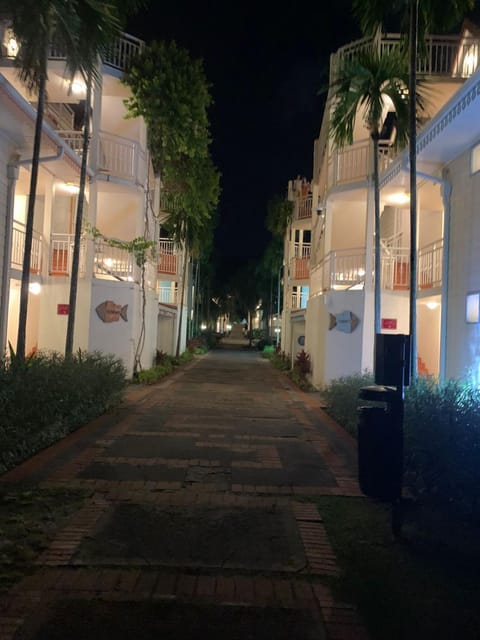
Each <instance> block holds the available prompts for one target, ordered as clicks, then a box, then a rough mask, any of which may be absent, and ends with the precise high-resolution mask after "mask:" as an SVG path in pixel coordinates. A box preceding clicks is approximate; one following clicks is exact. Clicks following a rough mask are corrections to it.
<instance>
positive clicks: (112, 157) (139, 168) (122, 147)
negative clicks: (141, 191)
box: [98, 131, 146, 184]
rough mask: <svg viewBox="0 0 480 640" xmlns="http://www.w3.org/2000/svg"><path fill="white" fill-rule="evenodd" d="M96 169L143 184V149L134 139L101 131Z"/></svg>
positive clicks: (144, 170) (144, 167)
mask: <svg viewBox="0 0 480 640" xmlns="http://www.w3.org/2000/svg"><path fill="white" fill-rule="evenodd" d="M98 171H99V172H100V173H107V174H109V175H112V176H115V177H117V178H123V179H125V180H129V181H133V182H135V181H137V182H140V183H142V184H143V182H144V179H145V174H146V155H145V151H144V150H143V149H142V147H141V146H140V145H139V144H138V142H136V141H135V140H131V139H130V138H124V137H123V136H117V135H113V134H111V133H107V132H105V131H101V132H100V149H99V158H98Z"/></svg>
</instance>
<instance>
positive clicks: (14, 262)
mask: <svg viewBox="0 0 480 640" xmlns="http://www.w3.org/2000/svg"><path fill="white" fill-rule="evenodd" d="M25 235H26V234H25V225H24V224H23V223H22V222H18V221H17V220H14V221H13V229H12V254H11V266H12V268H13V269H22V268H23V255H24V253H25ZM42 244H43V241H42V235H41V234H40V233H38V232H37V231H34V232H33V238H32V254H31V257H30V273H35V274H37V273H40V272H41V270H42Z"/></svg>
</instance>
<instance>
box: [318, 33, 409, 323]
mask: <svg viewBox="0 0 480 640" xmlns="http://www.w3.org/2000/svg"><path fill="white" fill-rule="evenodd" d="M407 87H408V66H407V61H406V58H405V56H404V55H403V53H402V51H401V50H399V49H393V50H391V51H390V52H388V53H383V54H380V52H379V51H378V49H377V48H376V47H373V46H372V47H370V48H367V49H364V50H363V51H361V52H359V53H358V54H357V55H356V56H354V57H353V58H350V59H347V60H345V61H343V62H342V64H341V66H340V68H339V70H338V74H337V75H336V77H335V78H334V80H333V83H332V85H331V87H330V90H331V93H332V95H333V100H332V111H331V117H330V135H331V136H332V139H333V141H334V143H335V144H336V145H337V146H339V147H342V146H344V145H350V144H352V143H353V132H354V127H355V123H356V121H357V118H362V120H363V121H364V123H365V125H366V127H367V129H368V131H369V133H370V137H371V139H372V143H373V183H374V212H375V213H374V215H375V296H374V297H375V332H376V333H380V273H381V269H380V266H381V261H380V258H381V255H380V187H379V167H378V154H379V140H380V132H381V129H382V124H383V115H384V110H385V104H386V100H387V99H389V100H390V101H391V104H392V105H393V109H394V111H395V114H396V137H395V144H396V145H398V146H404V145H405V144H406V142H407V139H408V116H409V105H408V93H407Z"/></svg>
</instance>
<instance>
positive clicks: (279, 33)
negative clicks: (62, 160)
mask: <svg viewBox="0 0 480 640" xmlns="http://www.w3.org/2000/svg"><path fill="white" fill-rule="evenodd" d="M350 5H351V2H350V0H334V1H333V2H330V3H328V5H326V3H325V2H321V1H320V0H317V2H316V3H315V4H313V3H309V2H304V3H298V4H291V5H290V8H289V9H288V10H287V9H281V8H280V3H276V4H275V5H274V4H273V3H271V2H263V3H262V2H258V3H252V2H248V1H246V2H242V3H241V4H240V3H235V4H232V3H229V2H219V1H218V0H212V1H211V2H209V3H206V2H205V3H202V2H198V0H197V1H193V0H173V1H172V0H170V1H169V2H168V3H165V4H163V3H161V4H160V3H159V2H156V1H155V0H150V5H149V9H147V10H146V11H145V10H144V11H143V12H142V14H139V15H138V16H136V17H135V18H134V19H131V20H130V21H129V24H128V26H127V31H128V32H129V33H131V34H132V35H136V36H138V37H140V38H143V39H144V40H146V41H147V42H149V41H151V40H153V39H155V40H170V39H174V40H175V41H176V42H177V44H178V45H181V46H183V47H184V48H186V49H187V50H188V51H189V52H190V54H191V55H192V57H195V58H202V59H203V61H204V68H205V72H206V76H207V78H208V80H209V82H210V83H211V84H212V89H211V92H212V95H213V99H214V105H213V107H212V108H211V110H210V120H211V132H212V137H213V142H212V146H211V151H212V156H213V159H214V162H215V164H216V165H217V167H218V168H219V170H220V171H221V173H222V183H221V186H222V196H221V202H220V222H219V226H218V228H217V230H216V236H215V252H216V254H217V256H218V257H219V259H220V260H221V262H222V268H223V269H224V270H225V271H226V272H228V271H230V270H231V268H233V267H234V266H235V265H236V264H240V263H242V262H246V261H247V260H248V259H249V258H255V257H258V256H260V255H261V253H262V252H263V249H264V248H265V245H266V243H267V241H268V239H269V235H268V232H267V231H266V230H265V226H264V218H265V214H266V206H267V202H268V200H269V199H270V198H271V197H272V196H273V195H275V194H283V193H285V191H286V188H287V183H288V180H289V179H291V178H294V177H295V176H296V175H297V174H300V175H305V176H306V177H308V178H311V174H312V158H313V142H314V139H315V138H316V137H317V136H318V133H319V129H320V124H321V118H322V106H323V102H322V96H319V95H317V93H318V89H319V88H321V87H322V86H324V85H325V83H326V82H327V70H328V60H329V54H330V53H331V52H333V51H335V50H336V49H337V48H338V47H339V46H341V45H343V44H345V43H346V42H348V41H349V40H350V39H352V38H355V37H357V36H358V35H359V30H358V27H357V25H356V23H355V21H354V19H353V17H352V15H351V6H350ZM326 7H327V8H326Z"/></svg>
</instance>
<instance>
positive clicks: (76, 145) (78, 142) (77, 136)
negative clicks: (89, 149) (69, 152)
mask: <svg viewBox="0 0 480 640" xmlns="http://www.w3.org/2000/svg"><path fill="white" fill-rule="evenodd" d="M57 133H58V134H59V135H60V136H61V137H62V138H63V140H65V142H66V143H67V144H68V145H69V146H70V147H71V148H72V149H73V150H74V151H75V153H78V155H81V153H82V150H83V133H82V132H81V131H76V130H74V129H68V130H67V129H65V130H59V131H58V132H57Z"/></svg>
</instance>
